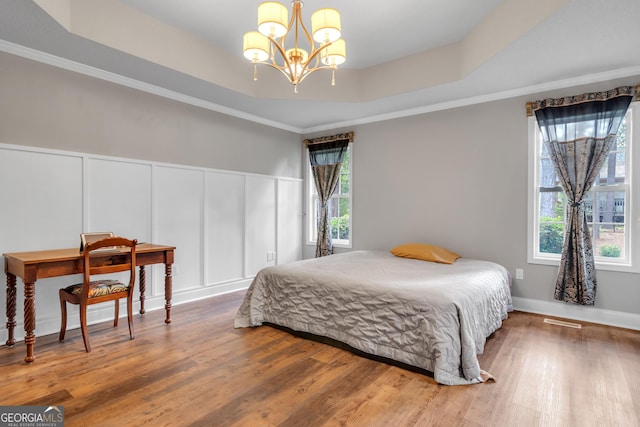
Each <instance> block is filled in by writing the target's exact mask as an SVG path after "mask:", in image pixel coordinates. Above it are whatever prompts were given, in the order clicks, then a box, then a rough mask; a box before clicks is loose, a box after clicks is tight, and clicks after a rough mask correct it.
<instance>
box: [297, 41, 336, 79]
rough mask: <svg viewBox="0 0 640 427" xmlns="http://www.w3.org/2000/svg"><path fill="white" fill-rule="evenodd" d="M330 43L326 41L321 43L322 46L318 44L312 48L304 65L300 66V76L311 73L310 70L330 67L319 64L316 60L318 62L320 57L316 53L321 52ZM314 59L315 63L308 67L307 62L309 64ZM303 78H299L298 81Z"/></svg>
mask: <svg viewBox="0 0 640 427" xmlns="http://www.w3.org/2000/svg"><path fill="white" fill-rule="evenodd" d="M331 44H332V43H331V42H327V43H325V44H323V45H322V46H320V47H319V48H318V49H316V50H313V51H312V52H311V54H310V55H309V58H308V59H307V63H306V64H305V65H304V67H303V68H302V71H301V72H300V75H301V77H302V76H304V77H306V76H307V75H309V74H311V73H312V72H314V71H316V70H322V69H324V68H330V67H329V66H327V65H324V66H319V65H318V62H320V59H319V57H318V54H319V53H320V52H322V50H323V49H326V48H327V47H329V46H330V45H331ZM314 59H315V60H316V62H315V64H314V65H313V66H312V67H309V64H311V61H313V60H314ZM302 80H303V78H301V79H300V82H302Z"/></svg>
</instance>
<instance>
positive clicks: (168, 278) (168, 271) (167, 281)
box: [164, 263, 173, 324]
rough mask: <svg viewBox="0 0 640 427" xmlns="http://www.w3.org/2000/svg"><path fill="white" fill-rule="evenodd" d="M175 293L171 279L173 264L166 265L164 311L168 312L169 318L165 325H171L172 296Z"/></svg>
mask: <svg viewBox="0 0 640 427" xmlns="http://www.w3.org/2000/svg"><path fill="white" fill-rule="evenodd" d="M172 292H173V278H172V277H171V264H169V263H167V264H165V265H164V299H165V304H164V309H165V310H166V311H167V318H166V319H164V323H167V324H168V323H171V294H172Z"/></svg>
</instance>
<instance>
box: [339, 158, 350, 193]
mask: <svg viewBox="0 0 640 427" xmlns="http://www.w3.org/2000/svg"><path fill="white" fill-rule="evenodd" d="M350 164H351V150H347V152H346V153H345V155H344V161H343V162H342V167H341V168H340V189H339V191H340V194H349V191H350V187H351V182H350V178H351V171H350V170H349V169H350V168H349V165H350Z"/></svg>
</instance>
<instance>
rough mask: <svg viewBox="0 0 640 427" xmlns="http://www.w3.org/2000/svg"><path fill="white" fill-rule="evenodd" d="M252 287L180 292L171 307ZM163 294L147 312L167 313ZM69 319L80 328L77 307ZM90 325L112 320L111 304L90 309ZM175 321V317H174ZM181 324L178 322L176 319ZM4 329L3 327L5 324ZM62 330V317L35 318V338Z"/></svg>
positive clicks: (19, 336)
mask: <svg viewBox="0 0 640 427" xmlns="http://www.w3.org/2000/svg"><path fill="white" fill-rule="evenodd" d="M250 284H251V279H243V280H239V281H234V282H229V283H220V284H214V285H209V286H206V287H202V288H194V289H189V290H184V291H180V292H174V293H173V298H172V299H171V305H172V307H175V306H177V305H182V304H187V303H190V302H194V301H198V300H202V299H205V298H211V297H215V296H218V295H223V294H226V293H229V292H235V291H239V290H242V289H246V288H248V287H249V285H250ZM122 304H126V303H125V302H122V303H121V306H120V318H121V319H122V318H123V317H124V318H126V316H127V314H126V313H127V311H126V308H125V307H126V306H125V305H122ZM164 304H165V300H164V295H157V296H153V297H147V298H146V299H145V302H144V309H145V312H147V313H148V312H151V311H155V310H164ZM68 310H69V313H68V320H67V322H68V323H67V330H68V331H69V330H72V329H77V328H79V327H80V320H79V316H78V308H77V307H76V306H69V307H68ZM139 310H140V304H139V302H135V303H134V316H135V315H137V313H138V312H139ZM87 317H88V319H87V323H88V324H90V325H91V324H95V323H100V322H105V321H110V320H113V305H112V304H101V305H100V306H96V307H91V310H90V311H88V312H87ZM172 319H173V316H172ZM175 320H176V321H179V319H175ZM16 323H17V324H16V328H15V331H14V335H15V339H16V341H23V340H24V323H23V320H22V318H16ZM125 323H126V321H125ZM3 326H4V325H3ZM59 331H60V316H59V314H58V315H54V316H47V317H37V316H36V337H39V336H44V335H49V334H54V333H58V332H59ZM8 335H9V334H8V331H7V329H6V327H5V328H3V329H2V330H1V331H0V346H1V345H4V343H6V342H7V339H8Z"/></svg>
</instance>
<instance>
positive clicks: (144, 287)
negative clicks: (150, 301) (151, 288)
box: [140, 265, 147, 314]
mask: <svg viewBox="0 0 640 427" xmlns="http://www.w3.org/2000/svg"><path fill="white" fill-rule="evenodd" d="M146 291H147V272H146V270H145V268H144V265H141V266H140V314H144V313H145V310H144V300H145V298H146V297H145V296H144V293H145V292H146Z"/></svg>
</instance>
